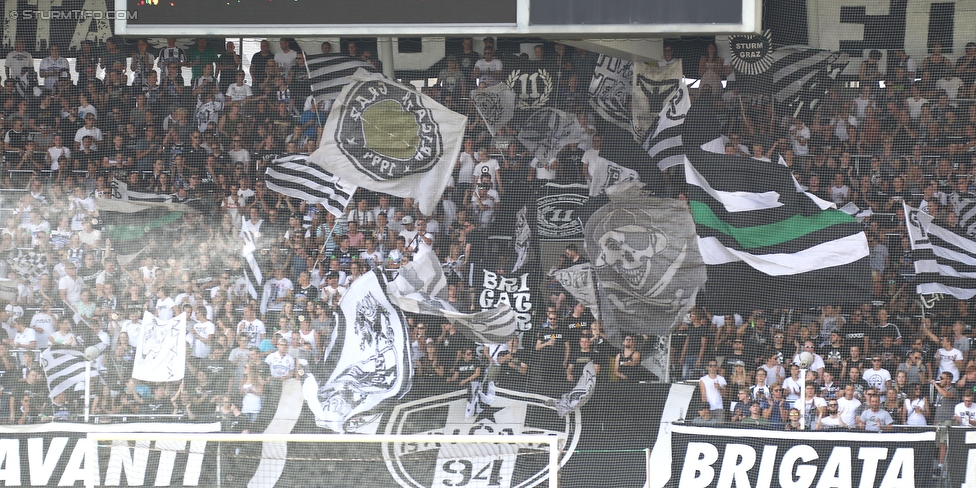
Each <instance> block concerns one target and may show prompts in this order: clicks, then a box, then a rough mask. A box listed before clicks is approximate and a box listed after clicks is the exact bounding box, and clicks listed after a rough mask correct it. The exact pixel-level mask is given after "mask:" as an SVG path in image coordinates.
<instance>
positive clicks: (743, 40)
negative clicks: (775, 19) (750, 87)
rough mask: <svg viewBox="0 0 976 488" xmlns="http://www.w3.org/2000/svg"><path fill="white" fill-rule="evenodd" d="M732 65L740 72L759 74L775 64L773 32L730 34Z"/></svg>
mask: <svg viewBox="0 0 976 488" xmlns="http://www.w3.org/2000/svg"><path fill="white" fill-rule="evenodd" d="M729 50H730V51H731V59H732V67H733V68H735V69H736V71H738V72H740V73H745V74H748V75H758V74H760V73H763V72H765V71H766V70H767V69H769V66H770V65H772V64H773V57H772V54H773V32H772V31H770V30H768V29H767V30H765V31H763V33H762V34H749V35H740V36H729Z"/></svg>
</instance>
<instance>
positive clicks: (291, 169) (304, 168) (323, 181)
mask: <svg viewBox="0 0 976 488" xmlns="http://www.w3.org/2000/svg"><path fill="white" fill-rule="evenodd" d="M264 184H265V185H267V186H268V188H270V189H271V190H274V191H276V192H278V193H281V194H282V195H287V196H289V197H293V198H299V199H302V200H305V201H307V202H311V203H319V204H322V206H323V207H325V209H326V210H327V211H328V212H329V213H331V214H332V215H335V216H336V217H341V216H342V215H343V214H344V213H345V211H346V206H348V205H349V201H350V200H352V195H353V193H356V188H357V187H356V185H353V184H351V183H347V182H345V181H343V180H342V179H341V178H339V177H338V176H336V175H334V174H332V173H329V172H328V171H324V170H322V169H321V168H319V167H316V166H309V165H308V155H306V154H293V155H291V156H285V157H283V158H280V159H275V160H274V161H272V163H271V166H268V169H267V170H265V178H264Z"/></svg>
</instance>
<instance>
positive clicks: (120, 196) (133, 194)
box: [112, 179, 173, 203]
mask: <svg viewBox="0 0 976 488" xmlns="http://www.w3.org/2000/svg"><path fill="white" fill-rule="evenodd" d="M112 193H113V198H115V199H117V200H123V201H127V202H147V203H169V202H172V201H173V195H164V194H161V193H149V192H143V191H136V190H130V189H129V185H128V184H127V183H126V182H124V181H121V180H115V179H113V180H112Z"/></svg>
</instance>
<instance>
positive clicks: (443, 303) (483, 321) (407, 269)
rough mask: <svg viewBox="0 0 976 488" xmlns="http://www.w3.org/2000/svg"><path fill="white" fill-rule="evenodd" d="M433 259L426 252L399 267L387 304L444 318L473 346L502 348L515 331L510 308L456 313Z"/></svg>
mask: <svg viewBox="0 0 976 488" xmlns="http://www.w3.org/2000/svg"><path fill="white" fill-rule="evenodd" d="M436 259H437V256H436V255H435V254H434V253H432V252H429V251H425V252H421V253H418V254H415V255H414V259H413V261H411V262H409V263H407V264H406V265H404V266H403V267H401V268H400V270H399V273H398V274H397V277H396V279H394V280H393V281H392V282H390V284H389V286H388V287H387V292H388V294H389V297H390V300H392V301H393V302H394V303H396V304H397V306H398V307H400V309H402V310H403V311H404V312H410V313H419V314H424V315H433V316H437V317H443V318H446V319H447V320H449V321H451V323H453V324H454V325H455V326H457V328H458V331H460V332H461V333H462V334H464V335H465V336H466V337H468V338H469V339H471V340H474V341H476V342H481V343H484V342H488V343H495V344H504V343H505V342H506V341H507V340H508V339H511V337H512V335H513V334H515V332H516V329H517V326H516V324H517V317H516V313H515V311H514V310H513V309H512V307H511V306H510V305H509V304H507V303H500V304H498V305H497V306H496V307H494V308H489V309H488V310H485V311H482V312H476V313H460V312H458V311H457V310H456V309H455V308H454V307H453V306H452V305H451V304H450V302H448V301H447V278H445V277H444V272H443V270H442V269H441V265H440V264H439V263H438V262H437V261H436ZM357 281H358V280H357ZM347 295H348V293H347Z"/></svg>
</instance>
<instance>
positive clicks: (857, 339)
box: [840, 322, 871, 346]
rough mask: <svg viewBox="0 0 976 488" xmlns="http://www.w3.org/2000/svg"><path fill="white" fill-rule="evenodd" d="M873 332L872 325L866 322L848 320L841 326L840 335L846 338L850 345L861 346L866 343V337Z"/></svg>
mask: <svg viewBox="0 0 976 488" xmlns="http://www.w3.org/2000/svg"><path fill="white" fill-rule="evenodd" d="M870 332H871V327H870V326H869V325H868V324H867V323H865V322H861V323H860V324H858V323H855V322H848V323H846V324H844V326H843V327H841V328H840V336H841V337H843V338H844V343H845V344H847V345H848V346H861V345H863V344H864V337H866V336H868V335H869V334H870Z"/></svg>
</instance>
